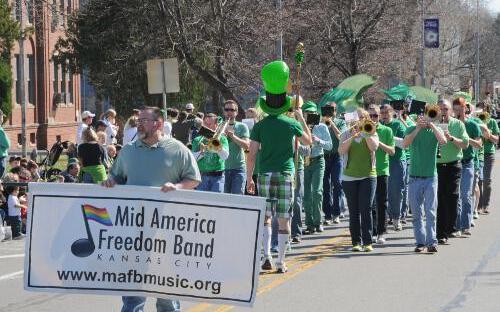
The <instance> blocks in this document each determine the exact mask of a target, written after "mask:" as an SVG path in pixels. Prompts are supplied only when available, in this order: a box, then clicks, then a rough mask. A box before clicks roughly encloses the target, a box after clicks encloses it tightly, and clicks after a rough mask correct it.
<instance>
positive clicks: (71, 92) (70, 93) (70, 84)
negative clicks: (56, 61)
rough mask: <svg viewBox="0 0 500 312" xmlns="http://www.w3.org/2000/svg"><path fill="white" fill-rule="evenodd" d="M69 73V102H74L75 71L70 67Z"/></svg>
mask: <svg viewBox="0 0 500 312" xmlns="http://www.w3.org/2000/svg"><path fill="white" fill-rule="evenodd" d="M68 75H69V83H68V92H69V102H70V103H73V73H72V72H71V69H70V68H68Z"/></svg>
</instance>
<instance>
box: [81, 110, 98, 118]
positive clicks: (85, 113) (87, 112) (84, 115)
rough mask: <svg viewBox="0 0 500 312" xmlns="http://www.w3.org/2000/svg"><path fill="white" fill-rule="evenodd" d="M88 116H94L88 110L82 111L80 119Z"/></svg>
mask: <svg viewBox="0 0 500 312" xmlns="http://www.w3.org/2000/svg"><path fill="white" fill-rule="evenodd" d="M88 117H95V114H92V113H91V112H89V111H84V112H83V113H82V119H87V118H88Z"/></svg>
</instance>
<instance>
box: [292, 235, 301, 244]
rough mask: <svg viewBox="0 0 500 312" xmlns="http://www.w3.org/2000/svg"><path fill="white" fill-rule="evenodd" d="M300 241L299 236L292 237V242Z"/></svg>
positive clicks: (297, 242)
mask: <svg viewBox="0 0 500 312" xmlns="http://www.w3.org/2000/svg"><path fill="white" fill-rule="evenodd" d="M301 241H302V240H301V239H300V237H299V236H295V237H292V244H299V243H300V242H301Z"/></svg>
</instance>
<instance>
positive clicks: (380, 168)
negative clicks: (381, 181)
mask: <svg viewBox="0 0 500 312" xmlns="http://www.w3.org/2000/svg"><path fill="white" fill-rule="evenodd" d="M377 134H378V139H379V141H380V142H382V143H384V144H386V145H389V146H394V136H393V134H392V129H391V128H389V127H386V126H384V125H382V124H380V123H379V124H377ZM375 158H376V160H377V176H388V175H389V154H387V153H386V152H385V151H384V150H383V149H382V148H381V147H380V146H379V148H378V149H377V151H376V152H375Z"/></svg>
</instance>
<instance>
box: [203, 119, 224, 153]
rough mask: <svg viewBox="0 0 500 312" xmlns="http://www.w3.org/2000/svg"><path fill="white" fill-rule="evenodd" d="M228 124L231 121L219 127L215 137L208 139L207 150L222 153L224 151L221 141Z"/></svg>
mask: <svg viewBox="0 0 500 312" xmlns="http://www.w3.org/2000/svg"><path fill="white" fill-rule="evenodd" d="M228 124H229V120H226V121H224V122H222V123H220V124H219V125H218V126H217V129H215V134H214V136H213V137H211V138H210V139H208V143H207V149H208V150H209V151H213V152H220V151H221V150H222V143H221V141H220V137H221V136H222V134H223V133H224V131H226V128H227V125H228Z"/></svg>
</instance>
